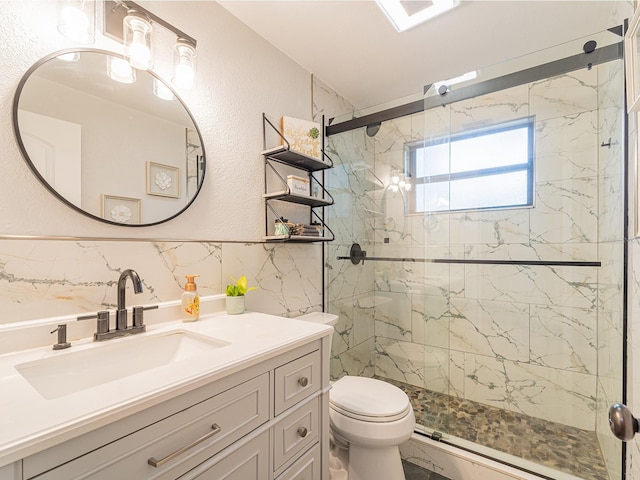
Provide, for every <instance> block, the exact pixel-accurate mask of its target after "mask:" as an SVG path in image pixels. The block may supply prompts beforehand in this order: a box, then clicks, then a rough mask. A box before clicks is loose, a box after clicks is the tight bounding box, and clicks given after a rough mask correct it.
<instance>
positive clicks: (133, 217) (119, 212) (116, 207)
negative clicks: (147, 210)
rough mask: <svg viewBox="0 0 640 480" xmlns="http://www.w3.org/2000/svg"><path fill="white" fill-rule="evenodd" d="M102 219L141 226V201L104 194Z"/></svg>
mask: <svg viewBox="0 0 640 480" xmlns="http://www.w3.org/2000/svg"><path fill="white" fill-rule="evenodd" d="M102 218H104V219H105V220H109V221H110V222H116V223H123V224H125V225H139V224H140V219H141V205H140V199H139V198H130V197H119V196H116V195H104V194H103V195H102Z"/></svg>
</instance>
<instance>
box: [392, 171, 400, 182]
mask: <svg viewBox="0 0 640 480" xmlns="http://www.w3.org/2000/svg"><path fill="white" fill-rule="evenodd" d="M399 181H400V172H398V170H397V169H395V168H393V169H391V183H393V184H394V185H397V184H398V182H399Z"/></svg>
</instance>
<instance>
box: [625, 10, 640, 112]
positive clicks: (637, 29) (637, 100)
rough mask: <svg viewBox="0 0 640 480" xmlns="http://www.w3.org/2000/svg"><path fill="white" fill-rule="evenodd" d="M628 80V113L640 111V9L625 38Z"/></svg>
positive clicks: (632, 20)
mask: <svg viewBox="0 0 640 480" xmlns="http://www.w3.org/2000/svg"><path fill="white" fill-rule="evenodd" d="M624 50H625V59H624V62H625V70H626V80H627V112H635V111H638V110H639V109H640V9H637V10H636V12H635V14H634V15H633V18H632V19H631V22H629V29H628V30H627V33H626V34H625V36H624Z"/></svg>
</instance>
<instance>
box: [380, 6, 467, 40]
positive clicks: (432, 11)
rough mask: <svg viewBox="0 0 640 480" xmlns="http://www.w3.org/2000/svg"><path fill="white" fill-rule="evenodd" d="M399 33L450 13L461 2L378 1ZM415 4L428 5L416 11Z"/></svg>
mask: <svg viewBox="0 0 640 480" xmlns="http://www.w3.org/2000/svg"><path fill="white" fill-rule="evenodd" d="M376 3H377V4H378V6H379V7H380V9H381V10H382V11H383V12H384V14H385V15H386V16H387V18H388V19H389V21H390V22H391V24H392V25H393V26H394V27H395V29H396V30H397V31H398V32H404V31H405V30H409V29H410V28H413V27H415V26H416V25H420V24H421V23H424V22H426V21H427V20H431V19H432V18H434V17H436V16H438V15H440V14H442V13H445V12H448V11H449V10H451V9H452V8H455V7H457V6H458V5H459V4H460V0H431V1H415V2H405V1H404V0H376ZM413 4H416V5H422V4H426V5H427V6H426V7H425V8H422V9H419V10H415V8H412V7H413Z"/></svg>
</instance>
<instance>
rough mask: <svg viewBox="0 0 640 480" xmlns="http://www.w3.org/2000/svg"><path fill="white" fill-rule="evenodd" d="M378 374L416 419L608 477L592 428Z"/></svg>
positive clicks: (601, 479) (591, 479)
mask: <svg viewBox="0 0 640 480" xmlns="http://www.w3.org/2000/svg"><path fill="white" fill-rule="evenodd" d="M380 379H381V380H385V381H387V382H389V383H391V384H393V385H396V386H398V387H400V388H401V389H402V390H404V391H405V392H406V394H407V395H408V396H409V398H410V399H411V404H412V406H413V410H414V412H415V415H416V423H417V424H418V425H422V426H425V427H427V428H432V429H434V430H437V431H439V432H442V433H444V434H451V435H454V436H456V437H459V438H462V439H464V440H468V441H471V442H474V443H478V444H480V445H484V446H486V447H489V448H493V449H494V450H498V451H501V452H504V453H508V454H510V455H514V456H516V457H520V458H524V459H526V460H530V461H532V462H535V463H538V464H540V465H544V466H547V467H550V468H553V469H555V470H559V471H561V472H567V473H570V474H572V475H575V476H577V477H581V478H584V479H585V480H609V476H608V474H607V469H606V467H605V464H604V459H603V457H602V454H601V451H600V446H599V444H598V440H597V438H596V434H595V433H594V432H589V431H586V430H581V429H579V428H573V427H568V426H566V425H562V424H559V423H553V422H548V421H545V420H541V419H539V418H534V417H529V416H527V415H523V414H520V413H516V412H509V411H506V410H501V409H499V408H495V407H490V406H487V405H483V404H481V403H477V402H472V401H470V400H464V399H460V398H456V397H452V396H449V395H445V394H442V393H437V392H432V391H430V390H427V389H425V388H420V387H416V386H413V385H409V384H406V383H402V382H398V381H395V380H389V379H387V378H380Z"/></svg>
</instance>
